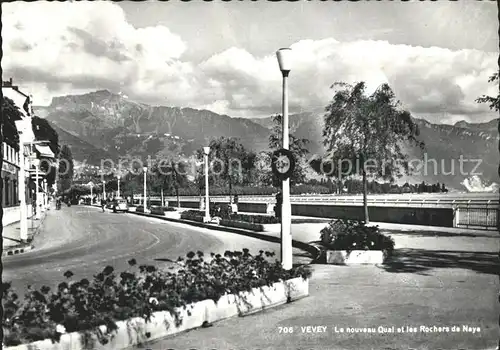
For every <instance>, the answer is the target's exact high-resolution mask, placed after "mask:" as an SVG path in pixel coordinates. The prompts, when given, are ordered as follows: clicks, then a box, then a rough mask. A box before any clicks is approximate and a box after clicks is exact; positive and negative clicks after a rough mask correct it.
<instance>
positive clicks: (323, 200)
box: [165, 194, 500, 230]
mask: <svg viewBox="0 0 500 350" xmlns="http://www.w3.org/2000/svg"><path fill="white" fill-rule="evenodd" d="M457 197H458V198H424V197H423V196H422V195H416V196H408V197H406V198H404V197H402V198H394V197H392V198H391V197H387V196H379V197H372V198H370V197H369V198H368V200H367V204H368V206H377V207H384V206H387V207H409V208H452V209H453V212H454V224H453V226H454V227H457V228H470V229H486V230H496V229H497V228H498V222H499V220H500V217H499V213H498V211H499V200H498V197H497V198H496V199H488V198H494V196H492V195H489V194H486V195H485V196H484V198H474V199H460V198H459V196H457ZM199 198H200V197H199V196H196V197H195V196H189V197H181V198H180V200H181V201H199ZM210 198H211V200H212V201H214V202H229V196H211V197H210ZM165 199H166V200H169V201H172V200H176V198H175V197H165ZM290 201H291V203H293V204H304V205H318V204H324V205H339V206H346V205H347V206H362V205H363V199H362V198H360V197H347V196H343V197H340V196H321V195H317V196H291V197H290ZM239 202H240V203H267V204H268V205H274V204H276V198H275V197H274V196H239Z"/></svg>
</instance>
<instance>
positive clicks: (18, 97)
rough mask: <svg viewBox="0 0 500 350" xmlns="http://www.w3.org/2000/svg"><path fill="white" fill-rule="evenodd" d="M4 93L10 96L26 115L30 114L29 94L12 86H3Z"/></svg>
mask: <svg viewBox="0 0 500 350" xmlns="http://www.w3.org/2000/svg"><path fill="white" fill-rule="evenodd" d="M2 95H3V96H5V97H8V98H10V99H11V100H12V101H13V102H14V104H15V105H16V106H17V107H19V110H20V112H21V113H22V114H24V115H25V116H29V115H30V111H29V96H28V95H26V94H23V93H22V92H20V91H18V90H15V89H13V88H12V87H3V86H2Z"/></svg>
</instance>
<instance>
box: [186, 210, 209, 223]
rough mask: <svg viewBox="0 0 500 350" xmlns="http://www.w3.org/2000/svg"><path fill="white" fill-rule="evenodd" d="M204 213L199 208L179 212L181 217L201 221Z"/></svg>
mask: <svg viewBox="0 0 500 350" xmlns="http://www.w3.org/2000/svg"><path fill="white" fill-rule="evenodd" d="M204 216H205V213H204V212H202V211H201V210H186V211H183V212H182V213H181V219H184V220H194V221H203V217H204Z"/></svg>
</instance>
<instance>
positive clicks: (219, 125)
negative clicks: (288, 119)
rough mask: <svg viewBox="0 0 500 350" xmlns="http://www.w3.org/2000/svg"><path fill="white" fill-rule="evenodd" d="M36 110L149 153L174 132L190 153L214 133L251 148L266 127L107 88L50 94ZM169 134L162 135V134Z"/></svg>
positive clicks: (99, 143) (262, 142) (109, 142)
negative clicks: (138, 99) (134, 98)
mask: <svg viewBox="0 0 500 350" xmlns="http://www.w3.org/2000/svg"><path fill="white" fill-rule="evenodd" d="M39 110H40V114H41V115H44V116H45V118H46V119H47V120H49V121H51V122H52V123H54V124H55V125H57V126H58V127H59V128H61V129H63V130H65V131H66V132H68V133H70V134H72V135H74V136H78V137H80V138H81V139H84V140H86V141H88V142H89V143H92V144H93V145H95V146H96V147H98V148H101V149H103V150H106V151H109V152H117V153H118V154H120V155H123V156H125V155H140V156H148V155H150V156H154V155H155V154H156V153H157V152H161V151H163V150H164V149H165V148H166V147H167V148H168V147H170V146H171V145H170V144H169V143H170V142H169V140H170V138H171V137H173V136H176V137H177V138H176V139H175V140H177V142H178V143H179V144H182V145H181V147H182V152H183V153H186V154H190V153H192V152H193V151H194V150H197V149H199V148H201V147H203V146H205V145H207V144H208V142H209V141H210V139H212V138H214V137H219V136H235V137H239V138H240V139H241V141H242V143H243V144H244V145H245V146H246V147H248V148H252V149H254V150H256V151H260V150H263V149H265V148H266V147H267V141H268V135H269V131H268V130H267V129H266V128H264V127H262V126H260V125H258V124H255V123H253V122H252V121H251V120H248V119H241V118H231V117H229V116H227V115H219V114H217V113H214V112H211V111H207V110H197V109H193V108H178V107H165V106H149V105H146V104H142V103H136V102H133V101H130V100H129V99H127V98H124V97H122V96H121V95H118V94H113V93H111V92H109V91H107V90H101V91H96V92H93V93H88V94H84V95H72V96H62V97H55V98H53V99H52V103H51V104H50V106H48V107H44V108H40V109H39ZM167 134H168V135H169V136H166V135H167Z"/></svg>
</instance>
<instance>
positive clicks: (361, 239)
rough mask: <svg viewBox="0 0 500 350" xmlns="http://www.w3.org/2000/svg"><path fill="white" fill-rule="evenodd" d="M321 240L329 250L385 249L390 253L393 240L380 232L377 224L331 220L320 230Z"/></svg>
mask: <svg viewBox="0 0 500 350" xmlns="http://www.w3.org/2000/svg"><path fill="white" fill-rule="evenodd" d="M320 233H321V242H322V244H323V246H324V247H325V248H326V249H329V250H346V251H352V250H385V251H387V254H388V255H391V254H392V252H393V250H394V240H393V239H392V238H391V237H390V236H387V235H384V234H382V233H380V230H379V228H378V226H366V225H365V224H364V222H362V221H355V220H345V219H339V220H332V221H331V222H330V223H329V224H328V226H326V227H325V228H323V229H322V230H321V232H320Z"/></svg>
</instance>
